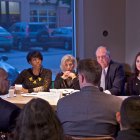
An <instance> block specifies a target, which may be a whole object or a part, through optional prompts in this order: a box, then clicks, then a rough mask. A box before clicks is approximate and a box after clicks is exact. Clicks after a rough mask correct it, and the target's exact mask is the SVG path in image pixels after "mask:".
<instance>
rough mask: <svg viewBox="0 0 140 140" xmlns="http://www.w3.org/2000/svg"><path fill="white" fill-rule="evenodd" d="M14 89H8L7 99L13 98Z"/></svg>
mask: <svg viewBox="0 0 140 140" xmlns="http://www.w3.org/2000/svg"><path fill="white" fill-rule="evenodd" d="M14 93H15V89H9V94H8V95H9V97H14Z"/></svg>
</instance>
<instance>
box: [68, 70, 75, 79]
mask: <svg viewBox="0 0 140 140" xmlns="http://www.w3.org/2000/svg"><path fill="white" fill-rule="evenodd" d="M69 77H71V78H72V80H73V79H74V78H76V74H75V73H73V72H70V73H69Z"/></svg>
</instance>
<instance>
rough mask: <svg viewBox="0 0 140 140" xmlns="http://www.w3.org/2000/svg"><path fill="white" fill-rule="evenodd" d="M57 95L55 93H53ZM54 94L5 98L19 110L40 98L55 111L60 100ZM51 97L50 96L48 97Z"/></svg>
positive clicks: (18, 95) (122, 97) (123, 97)
mask: <svg viewBox="0 0 140 140" xmlns="http://www.w3.org/2000/svg"><path fill="white" fill-rule="evenodd" d="M55 94H57V93H55ZM55 94H54V96H53V94H52V93H48V94H47V93H43V94H39V95H40V96H36V95H30V94H27V95H29V96H23V95H21V94H17V95H16V96H15V97H10V98H5V100H6V101H9V102H11V103H13V104H16V105H17V106H19V107H20V108H23V107H24V105H25V104H27V103H28V102H29V101H30V100H31V99H33V98H42V99H44V100H47V101H48V102H49V103H50V105H51V106H52V107H53V108H54V109H56V105H57V101H58V100H59V99H60V98H61V97H60V96H59V95H58V97H56V96H55ZM48 95H49V96H48ZM50 95H52V96H50ZM119 97H120V98H121V99H123V100H124V99H125V98H128V96H119Z"/></svg>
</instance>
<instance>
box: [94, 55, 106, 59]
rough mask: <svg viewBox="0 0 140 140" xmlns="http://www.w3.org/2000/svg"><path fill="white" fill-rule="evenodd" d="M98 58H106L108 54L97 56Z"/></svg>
mask: <svg viewBox="0 0 140 140" xmlns="http://www.w3.org/2000/svg"><path fill="white" fill-rule="evenodd" d="M96 58H97V59H105V58H106V55H102V56H96Z"/></svg>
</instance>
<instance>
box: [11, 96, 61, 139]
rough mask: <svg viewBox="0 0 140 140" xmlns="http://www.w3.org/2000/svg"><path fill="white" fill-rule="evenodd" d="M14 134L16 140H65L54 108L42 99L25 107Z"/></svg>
mask: <svg viewBox="0 0 140 140" xmlns="http://www.w3.org/2000/svg"><path fill="white" fill-rule="evenodd" d="M13 134H14V135H13V136H14V137H13V139H14V140H62V139H63V130H62V128H61V125H60V122H59V120H58V118H57V116H56V114H55V112H54V110H53V108H52V107H51V106H50V104H49V103H48V102H47V101H45V100H43V99H40V98H37V99H32V100H31V101H30V102H29V103H27V104H26V105H25V107H24V108H23V110H22V112H21V114H20V115H19V118H18V120H17V125H16V129H15V131H14V133H13Z"/></svg>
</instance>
